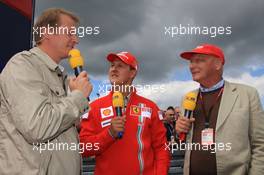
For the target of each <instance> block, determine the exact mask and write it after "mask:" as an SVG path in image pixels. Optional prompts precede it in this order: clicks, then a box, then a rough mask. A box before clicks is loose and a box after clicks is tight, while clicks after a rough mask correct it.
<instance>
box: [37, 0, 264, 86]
mask: <svg viewBox="0 0 264 175" xmlns="http://www.w3.org/2000/svg"><path fill="white" fill-rule="evenodd" d="M36 5H37V8H36V14H37V15H39V14H40V12H41V11H42V10H44V9H46V8H49V7H63V8H65V9H68V10H72V11H73V12H75V13H77V14H78V15H79V16H80V17H81V20H82V25H83V26H100V29H101V30H100V31H101V33H100V34H99V35H98V36H96V37H89V36H86V37H85V38H81V40H80V44H79V46H78V47H79V48H80V49H81V51H82V52H83V55H84V56H85V57H86V63H87V65H86V68H87V70H88V71H89V73H90V74H92V75H94V76H98V77H100V76H102V75H105V74H106V72H107V70H106V69H107V62H106V61H105V56H106V55H107V54H108V53H109V52H112V51H114V52H116V51H123V50H127V51H131V52H132V53H133V54H134V55H135V56H136V57H137V58H138V60H139V62H140V70H139V74H138V81H139V82H152V83H153V82H163V81H166V80H167V79H168V78H169V77H170V75H171V74H176V75H177V73H178V71H181V70H182V69H186V68H187V67H186V66H187V64H186V62H184V61H183V60H180V59H179V56H178V55H179V54H180V53H181V52H182V51H185V50H189V49H192V48H193V47H195V46H197V45H199V44H200V43H205V42H208V43H214V44H217V45H219V46H221V47H222V48H223V49H224V51H225V55H226V59H227V63H226V65H225V71H226V74H227V75H232V76H234V77H236V76H237V75H240V74H241V73H242V72H243V71H244V68H245V67H248V66H249V65H252V66H256V65H263V64H264V61H263V58H262V55H263V54H264V49H263V41H264V35H263V34H262V32H263V31H264V23H263V22H261V21H262V19H263V17H264V9H263V7H264V1H263V0H234V1H229V0H222V1H217V0H215V1H212V0H199V1H196V0H185V1H180V0H168V1H162V0H144V1H142V0H136V1H128V0H118V1H103V0H89V1H81V0H60V1H58V0H57V1H54V0H46V1H41V0H37V4H36ZM180 24H182V25H185V26H187V25H188V24H190V25H193V26H208V27H211V26H224V27H226V26H231V27H232V34H231V35H225V36H220V37H215V38H211V37H210V36H202V35H183V36H176V37H174V38H171V37H169V36H168V35H165V34H164V32H165V29H164V27H165V26H179V25H180ZM64 64H65V63H64ZM65 66H66V67H67V65H66V64H65ZM67 69H68V67H67ZM176 78H177V76H176Z"/></svg>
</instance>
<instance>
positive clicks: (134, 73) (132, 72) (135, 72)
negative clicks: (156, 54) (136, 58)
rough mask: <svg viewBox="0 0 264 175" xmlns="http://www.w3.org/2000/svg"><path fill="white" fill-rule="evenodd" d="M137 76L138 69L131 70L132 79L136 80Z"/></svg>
mask: <svg viewBox="0 0 264 175" xmlns="http://www.w3.org/2000/svg"><path fill="white" fill-rule="evenodd" d="M136 75H137V71H136V69H131V70H130V78H132V79H133V78H135V77H136Z"/></svg>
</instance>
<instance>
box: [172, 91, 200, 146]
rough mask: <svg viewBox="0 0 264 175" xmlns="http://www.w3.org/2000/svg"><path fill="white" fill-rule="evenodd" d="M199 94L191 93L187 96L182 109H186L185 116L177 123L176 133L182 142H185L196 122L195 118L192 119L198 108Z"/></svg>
mask: <svg viewBox="0 0 264 175" xmlns="http://www.w3.org/2000/svg"><path fill="white" fill-rule="evenodd" d="M196 99H197V94H196V93H194V92H190V93H188V94H186V95H185V97H184V100H183V103H182V107H183V109H184V116H180V117H179V118H178V120H177V122H176V126H175V129H176V132H177V133H179V134H180V135H179V139H180V141H185V138H186V133H187V132H189V130H190V128H191V125H192V123H193V122H194V121H195V119H194V118H190V117H191V116H192V114H193V110H194V109H195V106H196Z"/></svg>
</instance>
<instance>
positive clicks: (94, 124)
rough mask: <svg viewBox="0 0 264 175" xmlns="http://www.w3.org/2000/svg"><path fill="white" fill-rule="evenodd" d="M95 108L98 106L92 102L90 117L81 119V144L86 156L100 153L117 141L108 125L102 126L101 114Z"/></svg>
mask: <svg viewBox="0 0 264 175" xmlns="http://www.w3.org/2000/svg"><path fill="white" fill-rule="evenodd" d="M94 109H95V110H96V106H94V105H92V104H91V110H90V111H89V113H88V117H87V118H83V119H82V121H81V131H80V144H82V145H83V148H84V151H83V153H82V155H83V156H84V157H87V156H94V155H99V154H101V153H102V152H104V151H105V150H106V149H107V148H109V146H110V145H112V144H113V143H114V142H115V139H114V138H113V137H112V136H111V135H110V134H109V130H108V127H106V128H102V127H101V125H100V120H99V119H100V116H98V115H96V111H95V110H94ZM91 145H92V147H91Z"/></svg>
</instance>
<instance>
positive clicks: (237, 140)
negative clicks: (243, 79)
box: [184, 81, 264, 175]
mask: <svg viewBox="0 0 264 175" xmlns="http://www.w3.org/2000/svg"><path fill="white" fill-rule="evenodd" d="M196 92H198V90H196ZM192 132H193V128H192V129H191V131H190V132H189V134H188V135H187V143H189V144H190V143H191V141H192ZM215 141H216V143H217V144H218V145H220V144H222V147H221V150H216V164H217V174H218V175H226V174H228V175H242V174H251V175H263V174H264V112H263V109H262V106H261V102H260V98H259V95H258V92H257V90H256V89H255V88H252V87H250V86H246V85H242V84H236V83H229V82H227V81H225V86H224V92H223V95H222V99H221V104H220V108H219V112H218V118H217V123H216V132H215ZM219 143H220V144H219ZM223 144H225V150H223ZM227 144H228V146H226V145H227ZM219 148H220V147H219ZM190 153H191V151H190V150H186V154H185V163H184V174H185V175H187V174H189V168H190ZM204 168H206V165H205V166H204Z"/></svg>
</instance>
